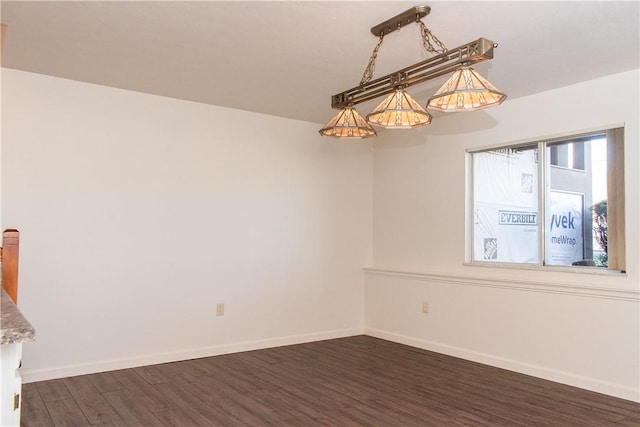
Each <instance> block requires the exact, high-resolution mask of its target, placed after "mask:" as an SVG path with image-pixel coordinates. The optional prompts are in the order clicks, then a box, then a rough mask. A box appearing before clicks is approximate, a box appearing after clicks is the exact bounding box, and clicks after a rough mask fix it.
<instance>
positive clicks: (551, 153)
mask: <svg viewBox="0 0 640 427" xmlns="http://www.w3.org/2000/svg"><path fill="white" fill-rule="evenodd" d="M623 130H624V129H622V128H619V129H613V130H609V131H603V132H597V133H590V134H587V135H579V136H574V137H567V138H562V139H555V140H547V141H536V142H531V143H524V144H519V145H516V146H507V147H499V148H493V149H487V150H480V151H473V152H470V154H469V155H470V157H471V162H470V166H471V172H472V173H471V179H472V195H471V200H470V202H471V206H470V207H471V211H470V213H472V215H471V217H472V218H473V224H472V226H471V227H470V228H471V233H470V234H471V239H470V240H471V241H470V245H469V246H470V249H471V250H470V252H471V261H472V262H474V263H511V264H527V265H554V266H581V267H585V266H586V267H599V268H608V269H612V270H624V268H625V267H624V259H625V256H624V255H625V254H624V157H623V151H624V150H623Z"/></svg>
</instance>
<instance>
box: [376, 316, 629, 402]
mask: <svg viewBox="0 0 640 427" xmlns="http://www.w3.org/2000/svg"><path fill="white" fill-rule="evenodd" d="M364 333H365V334H366V335H369V336H372V337H376V338H381V339H384V340H387V341H393V342H397V343H400V344H405V345H409V346H411V347H416V348H421V349H423V350H429V351H434V352H437V353H442V354H446V355H449V356H453V357H458V358H460V359H465V360H471V361H473V362H478V363H482V364H485V365H489V366H494V367H497V368H502V369H506V370H509V371H514V372H518V373H521V374H525V375H531V376H534V377H538V378H542V379H545V380H549V381H554V382H557V383H562V384H567V385H571V386H574V387H579V388H583V389H586V390H591V391H595V392H598V393H603V394H607V395H610V396H615V397H619V398H621V399H626V400H631V401H633V402H640V390H638V389H634V388H631V387H627V386H624V385H620V384H615V383H610V382H607V381H602V380H598V379H596V378H590V377H585V376H581V375H576V374H571V373H568V372H563V371H558V370H555V369H550V368H545V367H543V366H538V365H532V364H529V363H524V362H520V361H517V360H513V359H507V358H503V357H498V356H495V355H491V354H486V353H481V352H477V351H473V350H468V349H465V348H460V347H455V346H450V345H447V344H442V343H438V342H433V341H427V340H423V339H419V338H414V337H409V336H405V335H400V334H396V333H393V332H387V331H382V330H379V329H373V328H366V327H365V330H364Z"/></svg>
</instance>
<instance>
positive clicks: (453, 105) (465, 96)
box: [427, 67, 507, 112]
mask: <svg viewBox="0 0 640 427" xmlns="http://www.w3.org/2000/svg"><path fill="white" fill-rule="evenodd" d="M506 97H507V95H505V94H504V93H501V92H500V91H498V89H496V88H495V87H494V86H493V85H492V84H491V83H489V82H488V81H487V80H486V79H485V78H484V77H482V76H481V75H480V74H478V73H477V72H476V71H475V70H474V69H473V68H469V67H463V68H460V69H459V70H458V71H456V72H455V73H453V75H452V76H451V77H449V80H447V81H446V82H445V84H443V85H442V87H440V89H438V91H437V92H436V93H435V94H434V95H433V96H432V97H431V99H429V102H428V103H427V108H431V109H433V110H438V111H444V112H453V111H476V110H482V109H483V108H488V107H493V106H494V105H498V104H501V103H502V101H504V100H505V98H506Z"/></svg>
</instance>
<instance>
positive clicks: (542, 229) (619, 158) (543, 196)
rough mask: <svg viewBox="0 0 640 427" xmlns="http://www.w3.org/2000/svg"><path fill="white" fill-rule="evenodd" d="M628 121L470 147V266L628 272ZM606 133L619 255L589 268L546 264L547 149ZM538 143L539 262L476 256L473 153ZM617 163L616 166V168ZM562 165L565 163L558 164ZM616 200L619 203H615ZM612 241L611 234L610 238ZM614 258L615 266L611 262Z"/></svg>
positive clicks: (467, 197)
mask: <svg viewBox="0 0 640 427" xmlns="http://www.w3.org/2000/svg"><path fill="white" fill-rule="evenodd" d="M624 131H625V129H624V124H616V125H611V126H606V127H601V128H594V129H589V130H583V131H578V132H567V133H563V134H559V135H553V136H545V137H537V138H531V139H526V140H519V141H516V142H510V143H503V144H493V145H488V146H481V147H474V148H467V149H466V150H465V172H466V177H465V184H466V185H465V262H464V265H466V266H476V267H489V268H515V269H523V270H538V271H557V272H573V273H589V274H604V275H617V276H620V275H624V276H626V270H625V260H626V256H625V255H626V253H625V222H624V219H625V214H624V212H625V203H624V201H625V196H626V191H625V189H624V175H625V174H624V163H625V159H624V133H625V132H624ZM602 135H604V136H605V137H606V139H607V200H608V205H612V206H614V207H613V208H612V209H611V210H612V212H614V215H613V218H614V226H613V227H612V226H611V222H610V221H608V223H609V224H608V228H609V229H610V230H611V233H610V234H609V235H610V236H612V237H613V238H614V239H615V243H614V245H610V247H613V248H614V253H615V255H614V256H613V257H611V255H610V257H609V258H610V261H609V266H608V267H607V268H603V267H589V266H572V265H548V264H546V263H545V257H546V247H545V245H546V232H547V230H546V223H547V220H548V219H547V206H546V204H547V198H548V192H549V190H550V189H549V188H546V186H547V184H548V182H549V175H550V169H551V167H552V165H551V164H550V161H549V160H550V159H548V158H547V156H548V154H547V148H548V147H550V146H553V144H557V143H561V142H565V141H570V140H576V139H591V138H593V137H597V136H602ZM527 146H528V147H531V146H535V147H536V149H537V150H538V166H537V168H538V169H537V171H538V179H537V183H536V184H537V186H538V212H537V215H538V218H540V220H539V221H538V262H537V263H510V262H496V261H489V260H487V261H485V260H475V259H474V241H475V240H474V237H475V236H474V230H475V227H474V215H475V200H474V199H475V198H474V166H473V155H474V154H476V153H482V152H487V151H492V150H498V149H513V148H523V147H527ZM612 165H615V167H612ZM555 167H562V166H555ZM611 199H613V200H614V202H615V205H614V203H611V202H610V200H611ZM614 227H615V228H614ZM610 240H611V237H610ZM611 258H613V264H614V265H613V266H612V263H611Z"/></svg>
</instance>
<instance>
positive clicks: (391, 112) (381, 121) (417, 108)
mask: <svg viewBox="0 0 640 427" xmlns="http://www.w3.org/2000/svg"><path fill="white" fill-rule="evenodd" d="M367 121H368V122H369V123H371V124H372V125H374V126H379V127H382V128H385V129H410V128H415V127H418V126H425V125H428V124H429V123H431V114H429V113H428V112H427V110H425V109H424V108H422V106H421V105H420V104H419V103H418V101H416V100H415V99H413V97H412V96H411V95H409V94H408V93H407V92H406V91H405V90H404V89H398V90H396V91H395V92H393V93H392V94H391V95H389V96H387V97H386V98H385V100H384V101H382V102H381V103H380V105H378V106H377V107H376V108H374V109H373V111H372V112H371V113H370V114H368V115H367Z"/></svg>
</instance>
